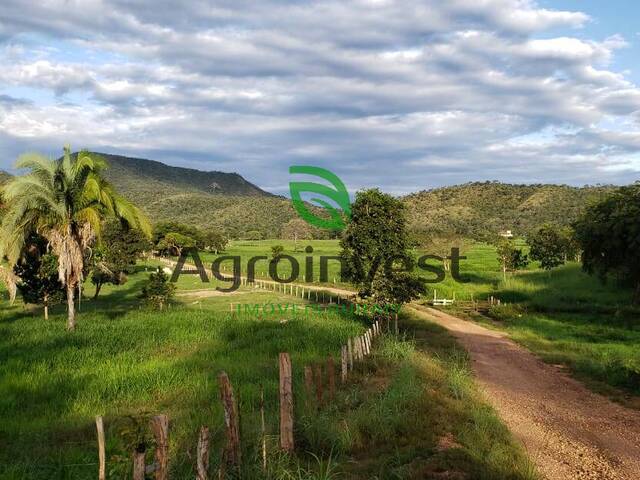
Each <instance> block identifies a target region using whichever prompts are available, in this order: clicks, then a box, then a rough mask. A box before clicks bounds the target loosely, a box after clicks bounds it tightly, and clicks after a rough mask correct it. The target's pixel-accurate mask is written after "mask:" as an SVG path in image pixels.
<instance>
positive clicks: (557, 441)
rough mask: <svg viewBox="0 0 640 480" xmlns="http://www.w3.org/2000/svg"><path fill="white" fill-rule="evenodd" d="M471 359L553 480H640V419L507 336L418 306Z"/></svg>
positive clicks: (481, 380) (504, 413)
mask: <svg viewBox="0 0 640 480" xmlns="http://www.w3.org/2000/svg"><path fill="white" fill-rule="evenodd" d="M413 310H414V311H415V312H416V313H417V314H418V315H420V316H422V317H423V318H426V319H428V320H430V321H433V322H435V323H437V324H439V325H441V326H443V327H445V328H446V329H447V330H449V331H450V332H451V333H452V334H453V335H454V336H455V337H456V338H457V339H458V341H459V342H460V344H461V345H462V346H463V347H465V348H466V349H467V350H468V352H469V355H470V357H471V361H472V366H473V370H474V374H475V376H476V379H477V382H478V383H479V385H480V387H481V388H482V389H483V390H484V392H485V394H486V396H487V400H488V401H489V402H490V403H491V404H492V405H493V406H494V408H495V409H496V410H497V411H498V413H499V414H500V416H501V418H502V419H503V421H504V422H505V423H506V424H507V426H508V427H509V428H510V429H511V431H512V432H513V433H514V435H515V436H516V437H517V438H518V439H519V440H520V441H522V443H523V444H524V446H525V448H526V449H527V452H528V453H529V456H530V457H531V459H532V461H533V462H534V463H535V464H536V467H537V468H538V471H539V472H540V473H541V474H542V475H543V476H544V478H547V479H549V480H556V479H558V480H582V479H590V480H591V479H593V480H609V479H624V480H639V479H640V412H638V411H635V410H631V409H628V408H625V407H623V406H621V405H618V404H615V403H613V402H611V401H610V400H609V399H607V398H605V397H603V396H601V395H598V394H596V393H593V392H591V391H590V390H588V389H587V388H586V387H585V386H584V385H582V384H581V383H580V382H578V381H576V380H574V379H572V378H570V377H569V376H568V375H566V374H565V373H563V372H561V371H559V370H558V369H557V368H555V367H554V366H552V365H548V364H546V363H544V362H542V361H541V360H540V359H538V358H537V357H536V356H535V355H534V354H532V353H531V352H529V351H528V350H526V349H525V348H523V347H521V346H519V345H517V344H516V343H515V342H513V341H512V340H510V339H509V338H508V337H507V335H506V334H504V333H501V332H496V331H492V330H489V329H486V328H484V327H481V326H480V325H477V324H475V323H472V322H467V321H464V320H461V319H459V318H456V317H453V316H451V315H447V314H445V313H443V312H440V311H438V310H435V309H432V308H425V307H419V306H415V308H414V309H413Z"/></svg>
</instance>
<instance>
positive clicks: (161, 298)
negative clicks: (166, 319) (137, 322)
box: [142, 267, 176, 310]
mask: <svg viewBox="0 0 640 480" xmlns="http://www.w3.org/2000/svg"><path fill="white" fill-rule="evenodd" d="M175 290H176V286H175V285H174V284H173V283H170V282H169V277H168V276H167V274H166V273H164V272H163V271H162V269H161V268H160V267H158V271H157V272H156V273H152V274H151V275H149V281H148V282H147V284H146V285H145V286H144V287H143V289H142V298H143V299H144V301H145V303H146V304H147V305H148V306H150V307H152V308H157V309H158V310H162V309H163V308H164V307H165V305H167V304H168V303H169V302H170V301H171V299H173V296H174V294H175Z"/></svg>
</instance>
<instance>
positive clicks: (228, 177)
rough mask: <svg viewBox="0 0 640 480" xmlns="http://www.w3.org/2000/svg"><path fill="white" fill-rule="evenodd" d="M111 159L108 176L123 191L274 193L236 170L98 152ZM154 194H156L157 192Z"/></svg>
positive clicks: (148, 192) (224, 193) (232, 193)
mask: <svg viewBox="0 0 640 480" xmlns="http://www.w3.org/2000/svg"><path fill="white" fill-rule="evenodd" d="M98 155H100V156H102V157H103V158H104V159H105V160H106V161H107V162H108V163H109V168H108V169H107V172H106V174H107V178H108V179H109V181H111V182H112V183H113V184H114V185H117V186H118V189H119V190H120V192H121V193H122V194H124V195H127V194H130V193H134V194H136V195H140V194H141V193H142V194H145V195H146V194H152V195H153V196H154V197H155V196H156V195H157V194H164V195H166V194H174V193H209V194H223V195H262V196H271V194H270V193H268V192H265V191H264V190H262V189H261V188H259V187H257V186H256V185H254V184H252V183H250V182H248V181H247V180H245V179H244V178H242V177H241V176H240V175H238V174H237V173H224V172H217V171H214V172H204V171H201V170H194V169H192V168H183V167H172V166H170V165H166V164H164V163H161V162H157V161H155V160H146V159H143V158H131V157H123V156H119V155H110V154H106V153H98ZM154 194H155V195H154Z"/></svg>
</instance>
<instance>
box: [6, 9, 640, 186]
mask: <svg viewBox="0 0 640 480" xmlns="http://www.w3.org/2000/svg"><path fill="white" fill-rule="evenodd" d="M179 4H180V6H179V7H177V6H176V5H178V3H176V2H171V1H168V0H83V1H74V0H46V1H43V0H22V1H18V0H3V1H2V5H1V6H0V66H1V68H0V169H5V170H8V171H13V170H12V165H13V163H14V162H15V159H16V158H17V156H18V155H19V154H20V153H22V152H25V151H38V152H41V153H43V154H46V155H51V156H58V155H59V154H60V153H61V151H62V147H63V145H65V144H70V145H71V146H72V148H73V149H80V148H88V149H90V150H94V151H102V152H107V153H115V154H122V155H129V156H137V157H143V158H150V159H154V160H160V161H163V162H165V163H168V164H171V165H178V166H186V167H191V168H198V169H201V170H218V171H227V172H238V173H240V174H241V175H243V176H244V177H245V178H246V179H247V180H249V181H251V182H253V183H256V184H257V185H259V186H261V187H262V188H265V189H266V190H269V191H272V192H274V193H286V191H287V189H288V182H289V180H290V179H289V174H288V168H289V166H290V165H315V166H321V167H324V168H327V169H330V170H332V171H333V172H335V173H336V174H337V175H339V176H340V177H341V178H342V179H343V180H344V182H345V183H346V184H347V186H348V188H349V189H350V190H351V191H355V190H357V189H360V188H368V187H380V188H381V189H382V190H384V191H387V192H390V193H394V194H398V195H400V194H406V193H410V192H414V191H419V190H424V189H428V188H433V187H437V186H442V185H452V184H458V183H464V182H468V181H484V180H499V181H506V182H512V183H566V184H571V185H584V184H598V183H615V184H626V183H631V182H633V181H636V180H640V67H639V66H638V59H639V58H640V57H639V54H640V26H638V23H637V19H638V18H640V2H636V1H632V0H609V1H607V2H603V1H601V0H579V1H578V0H539V1H537V2H534V1H530V0H449V1H446V2H442V1H440V0H422V1H414V0H404V1H392V0H353V1H351V0H333V1H317V2H301V1H288V0H261V1H260V2H254V1H246V0H221V1H203V0H194V1H185V2H180V3H179Z"/></svg>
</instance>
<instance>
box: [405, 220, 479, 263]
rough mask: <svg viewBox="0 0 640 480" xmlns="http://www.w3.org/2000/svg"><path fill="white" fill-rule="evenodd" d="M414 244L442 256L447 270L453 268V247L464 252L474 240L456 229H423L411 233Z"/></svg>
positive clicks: (432, 253)
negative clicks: (451, 256)
mask: <svg viewBox="0 0 640 480" xmlns="http://www.w3.org/2000/svg"><path fill="white" fill-rule="evenodd" d="M410 239H411V240H410V241H411V244H412V245H413V246H416V247H419V248H421V249H424V250H425V251H426V252H427V253H429V254H430V255H438V256H439V257H442V263H443V265H444V269H445V271H447V272H448V271H449V270H450V269H451V260H450V259H449V255H450V254H451V249H452V248H457V249H458V251H459V252H460V254H464V252H466V251H467V250H468V249H469V248H470V247H471V245H472V244H473V242H472V241H471V240H469V239H467V238H465V237H464V236H463V235H461V234H460V233H458V232H456V231H454V230H443V229H437V228H433V229H428V230H427V229H421V230H418V231H413V232H412V233H411V235H410Z"/></svg>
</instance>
